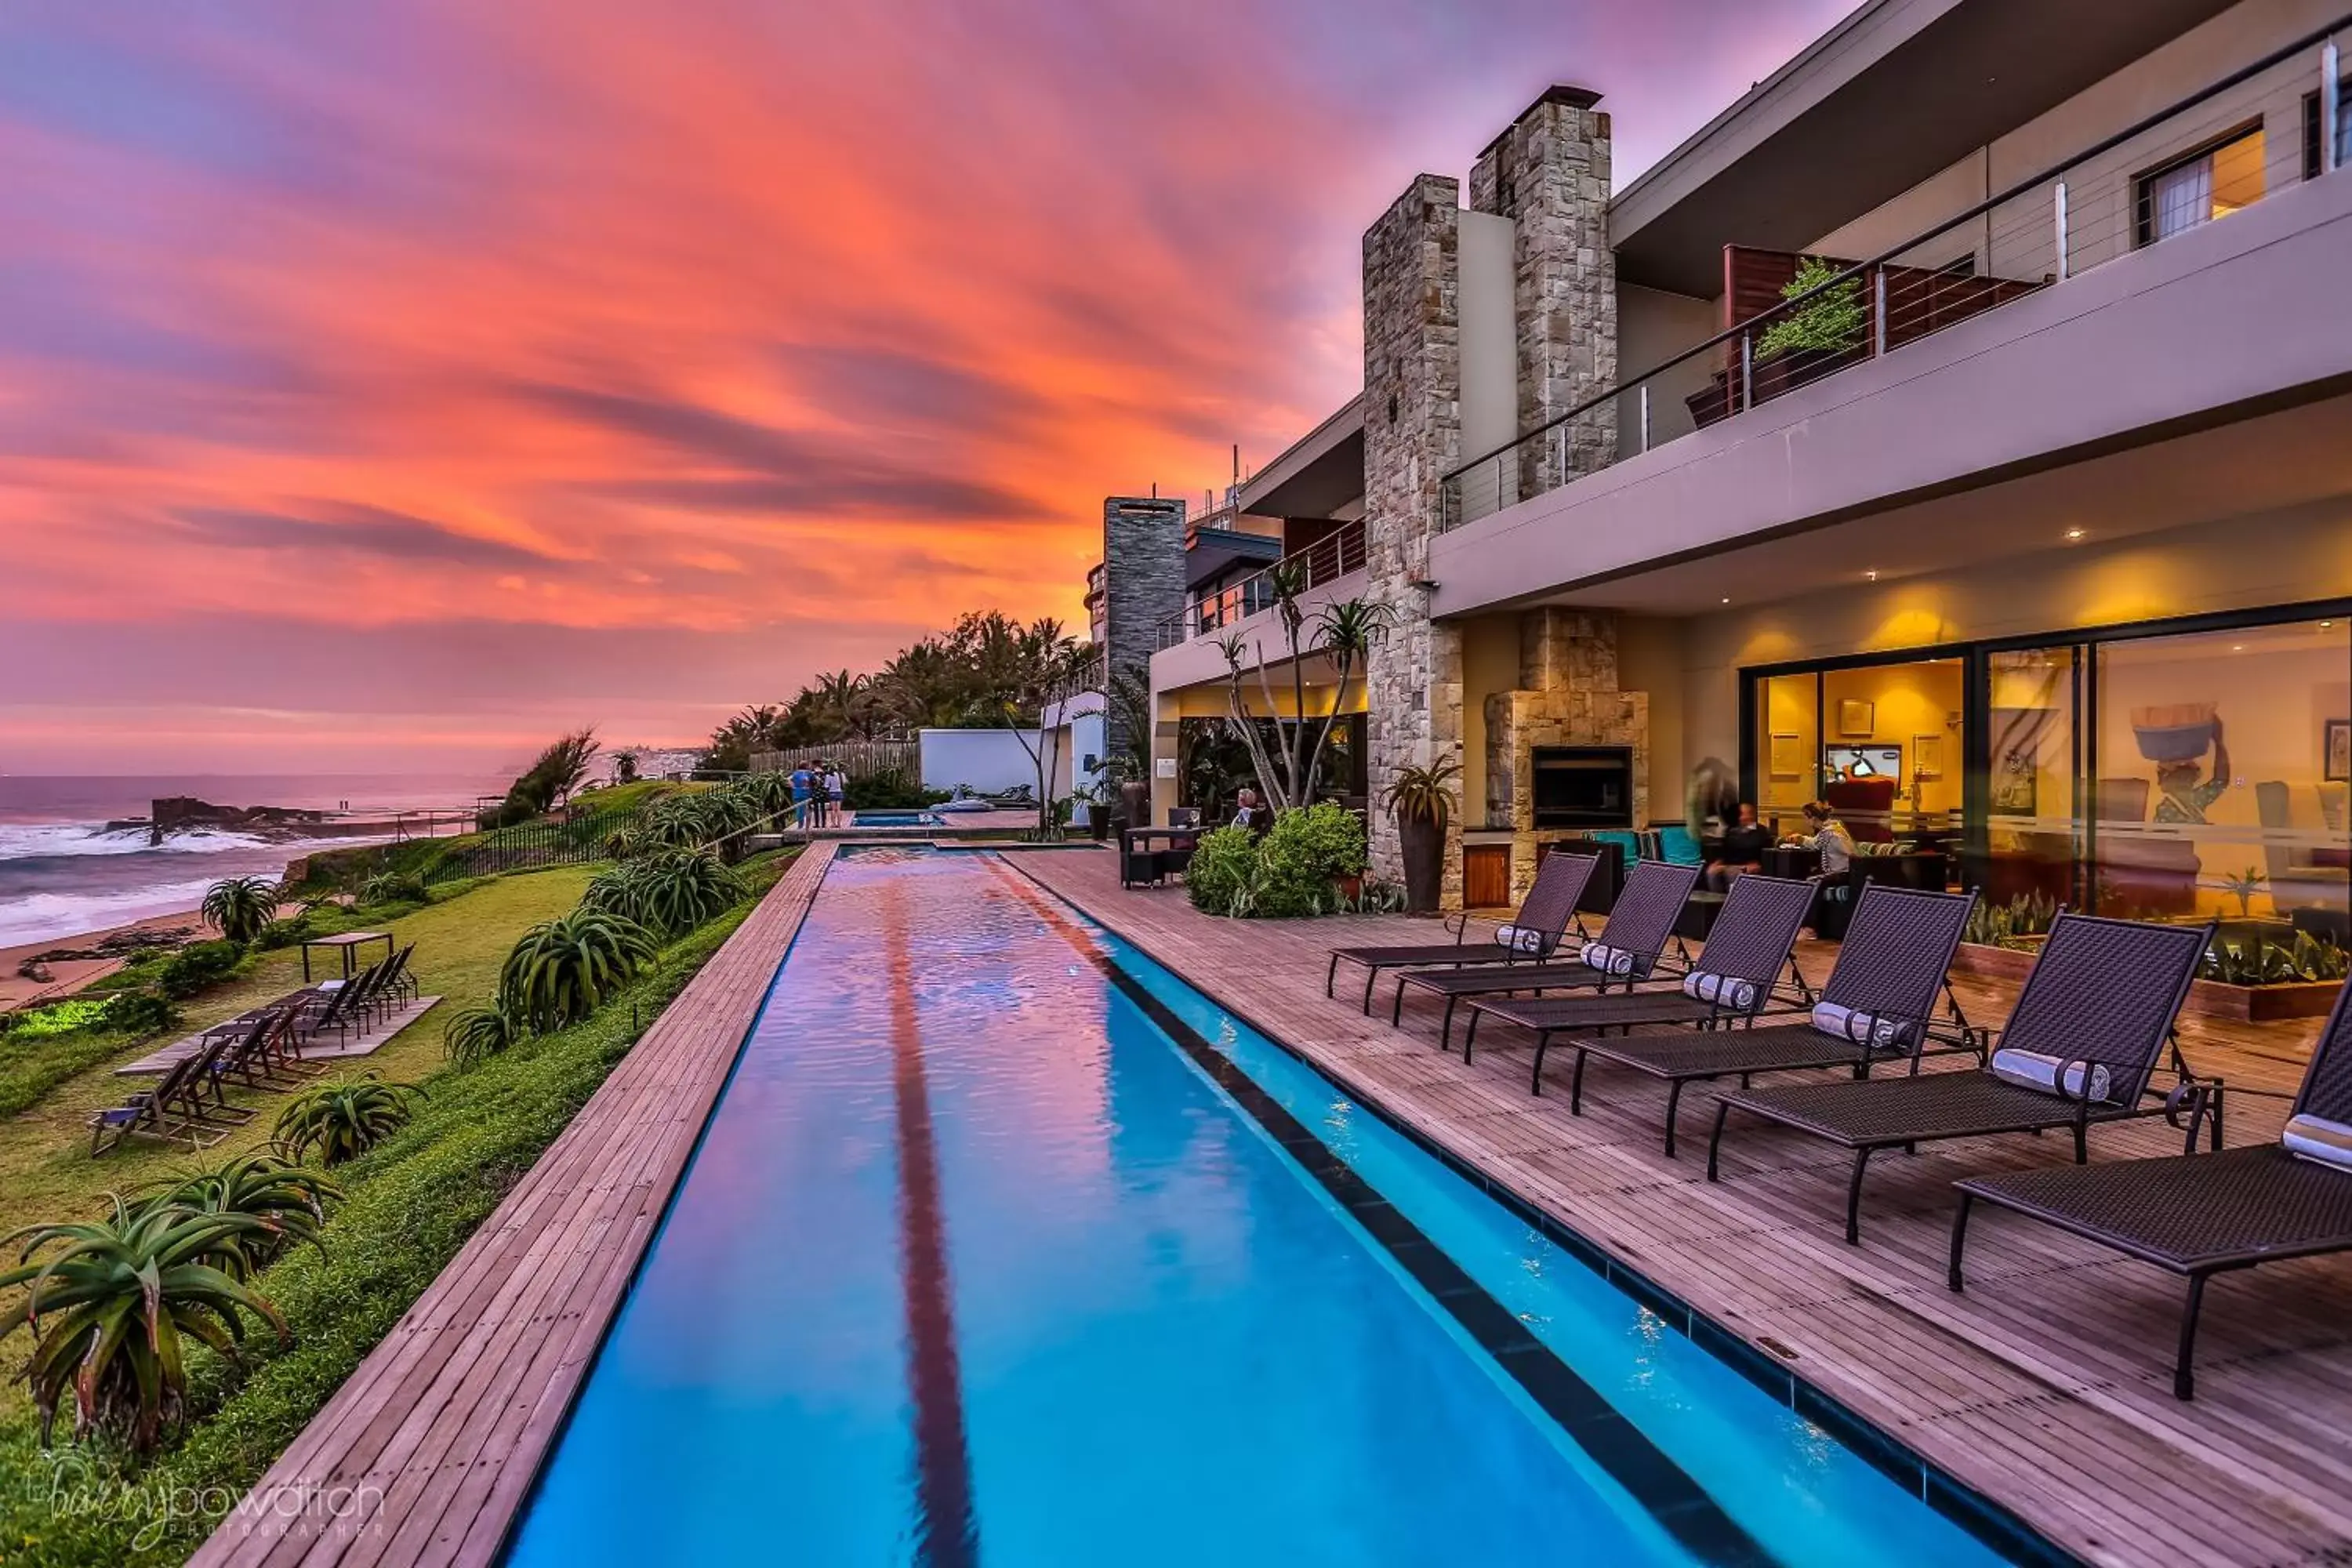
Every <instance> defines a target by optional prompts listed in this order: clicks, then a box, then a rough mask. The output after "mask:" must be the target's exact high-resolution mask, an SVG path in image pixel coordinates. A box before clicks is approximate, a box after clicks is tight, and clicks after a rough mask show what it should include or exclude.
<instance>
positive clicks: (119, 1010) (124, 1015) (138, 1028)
mask: <svg viewBox="0 0 2352 1568" xmlns="http://www.w3.org/2000/svg"><path fill="white" fill-rule="evenodd" d="M103 1017H104V1020H105V1025H106V1027H108V1028H110V1029H114V1030H118V1031H120V1032H121V1033H122V1034H126V1035H160V1034H162V1033H163V1031H165V1030H166V1029H169V1028H172V1027H173V1026H176V1025H177V1024H178V1023H179V1021H180V1010H179V1009H178V1008H177V1007H175V1006H173V1005H172V999H171V998H170V997H168V996H165V995H163V994H160V993H157V992H153V991H147V990H139V991H118V992H116V993H115V994H113V995H111V996H109V997H108V998H107V999H106V1005H105V1012H104V1014H103Z"/></svg>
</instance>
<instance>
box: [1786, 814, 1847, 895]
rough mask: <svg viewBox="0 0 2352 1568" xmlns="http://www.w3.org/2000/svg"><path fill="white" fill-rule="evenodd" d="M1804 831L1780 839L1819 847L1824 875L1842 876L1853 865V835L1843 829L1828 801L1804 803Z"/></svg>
mask: <svg viewBox="0 0 2352 1568" xmlns="http://www.w3.org/2000/svg"><path fill="white" fill-rule="evenodd" d="M1805 827H1806V829H1807V830H1806V831H1805V832H1803V833H1792V834H1790V835H1789V837H1786V838H1784V839H1782V840H1781V841H1780V842H1782V843H1783V844H1793V845H1795V846H1797V847H1799V848H1801V849H1817V850H1819V851H1821V857H1822V876H1823V877H1824V878H1832V877H1843V876H1844V875H1845V874H1846V872H1847V870H1848V869H1849V868H1852V866H1853V834H1851V833H1848V832H1847V831H1846V830H1845V824H1844V823H1843V822H1840V821H1839V820H1838V819H1837V813H1836V812H1834V811H1832V810H1831V809H1830V803H1829V802H1828V801H1825V800H1814V801H1807V802H1806V803H1805Z"/></svg>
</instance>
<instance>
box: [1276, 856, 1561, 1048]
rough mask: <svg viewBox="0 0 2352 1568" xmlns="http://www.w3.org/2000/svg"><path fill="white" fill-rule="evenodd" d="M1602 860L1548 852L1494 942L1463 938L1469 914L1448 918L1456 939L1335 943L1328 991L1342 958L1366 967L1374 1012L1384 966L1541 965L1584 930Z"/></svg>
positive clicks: (1367, 1006) (1367, 1004)
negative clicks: (1581, 910)
mask: <svg viewBox="0 0 2352 1568" xmlns="http://www.w3.org/2000/svg"><path fill="white" fill-rule="evenodd" d="M1600 863H1601V860H1600V857H1598V856H1595V855H1571V854H1569V853H1567V852H1566V851H1564V850H1562V851H1556V852H1554V853H1552V854H1550V855H1547V856H1545V857H1544V862H1543V864H1542V865H1541V866H1538V867H1537V868H1536V881H1535V886H1534V887H1532V888H1529V889H1528V900H1527V902H1526V903H1524V904H1522V905H1520V906H1519V912H1518V913H1517V915H1516V916H1514V917H1512V919H1511V920H1510V921H1507V922H1505V923H1503V924H1501V925H1498V926H1497V927H1496V929H1495V940H1494V942H1492V943H1491V944H1484V943H1479V942H1468V941H1465V940H1464V938H1465V933H1466V932H1467V931H1468V930H1469V927H1470V921H1469V917H1468V916H1466V915H1455V916H1454V917H1452V918H1451V919H1449V920H1448V921H1447V922H1446V924H1447V926H1448V928H1449V929H1450V930H1452V931H1453V932H1454V940H1453V941H1452V942H1418V943H1406V944H1403V945H1399V946H1390V947H1335V948H1333V949H1332V950H1331V967H1330V969H1329V970H1328V972H1327V973H1325V974H1324V976H1323V994H1324V995H1326V996H1328V995H1330V994H1332V988H1333V986H1334V985H1336V984H1338V981H1339V965H1340V963H1342V962H1345V963H1354V964H1359V965H1361V966H1362V968H1363V971H1364V1011H1365V1012H1366V1013H1367V1014H1369V1013H1370V1012H1371V1010H1372V988H1373V987H1374V986H1376V985H1378V984H1380V978H1381V972H1382V971H1383V970H1390V969H1416V968H1421V967H1423V966H1436V965H1450V966H1453V967H1455V968H1463V967H1467V966H1470V965H1484V964H1495V963H1543V962H1544V961H1545V960H1547V959H1549V958H1550V957H1552V956H1553V955H1554V954H1555V953H1557V952H1559V948H1560V947H1561V945H1562V944H1563V943H1564V942H1566V941H1567V940H1568V932H1569V930H1570V927H1572V926H1573V927H1577V929H1578V930H1579V931H1581V929H1582V928H1581V927H1580V925H1579V924H1578V921H1577V918H1576V906H1577V904H1578V903H1579V902H1580V901H1581V900H1582V899H1583V897H1584V889H1585V886H1586V884H1587V883H1589V882H1591V880H1592V869H1593V868H1594V867H1596V866H1598V865H1599V864H1600Z"/></svg>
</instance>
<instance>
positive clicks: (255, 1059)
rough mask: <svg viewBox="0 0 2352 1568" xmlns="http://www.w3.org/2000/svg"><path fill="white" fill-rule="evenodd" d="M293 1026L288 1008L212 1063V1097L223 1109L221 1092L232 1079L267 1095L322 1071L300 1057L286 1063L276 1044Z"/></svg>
mask: <svg viewBox="0 0 2352 1568" xmlns="http://www.w3.org/2000/svg"><path fill="white" fill-rule="evenodd" d="M293 1026H294V1011H293V1009H292V1008H287V1009H285V1010H284V1011H282V1012H278V1013H273V1014H270V1015H268V1016H266V1017H264V1018H262V1019H260V1020H259V1021H258V1022H257V1024H256V1025H255V1026H254V1027H253V1028H252V1029H251V1030H250V1031H249V1032H247V1034H246V1035H245V1036H243V1037H241V1038H239V1039H237V1040H236V1041H234V1042H232V1043H231V1044H230V1046H229V1047H228V1049H226V1050H225V1051H223V1052H222V1053H221V1054H220V1057H219V1058H218V1059H217V1060H215V1062H214V1063H213V1070H212V1088H213V1091H214V1097H215V1099H216V1100H220V1102H221V1103H222V1104H223V1105H226V1104H227V1100H226V1096H225V1095H224V1094H223V1093H222V1090H223V1089H224V1087H225V1085H226V1082H227V1080H228V1079H232V1078H233V1079H237V1080H238V1081H239V1082H241V1083H243V1084H244V1085H245V1086H246V1087H247V1089H260V1090H265V1091H269V1090H281V1089H292V1088H295V1087H296V1086H297V1085H299V1084H301V1083H304V1082H307V1081H308V1080H309V1079H311V1078H313V1077H315V1076H317V1075H318V1074H319V1073H320V1072H323V1071H325V1070H326V1069H325V1067H324V1064H322V1063H318V1062H305V1061H303V1060H302V1059H301V1058H300V1057H299V1055H298V1056H294V1057H292V1058H291V1059H290V1061H289V1058H288V1055H287V1053H286V1051H285V1049H284V1047H282V1046H281V1045H280V1043H279V1042H280V1039H281V1037H284V1036H285V1035H287V1034H288V1033H289V1032H290V1031H291V1029H292V1028H293Z"/></svg>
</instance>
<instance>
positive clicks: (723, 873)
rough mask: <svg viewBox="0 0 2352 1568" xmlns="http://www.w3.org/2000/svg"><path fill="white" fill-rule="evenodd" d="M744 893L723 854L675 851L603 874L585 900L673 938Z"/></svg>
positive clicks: (693, 850)
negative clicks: (721, 855)
mask: <svg viewBox="0 0 2352 1568" xmlns="http://www.w3.org/2000/svg"><path fill="white" fill-rule="evenodd" d="M743 891H744V889H743V881H742V879H741V878H740V877H738V876H736V874H735V873H734V872H733V871H732V870H731V869H730V868H729V867H728V865H727V862H726V861H724V860H722V859H720V858H719V853H718V851H716V850H713V849H673V850H668V851H665V852H662V853H658V854H655V855H651V856H648V857H646V858H643V859H639V860H635V861H631V862H630V863H628V864H626V865H622V866H615V867H614V868H612V869H611V870H609V871H605V872H604V873H602V874H600V875H599V876H598V877H597V878H596V879H595V880H594V881H593V882H591V883H589V884H588V890H587V892H586V893H585V894H584V895H583V897H582V900H581V901H582V902H583V904H585V905H587V906H588V907H589V908H591V909H595V910H604V912H606V913H608V914H614V915H617V916H620V917H621V918H622V919H624V920H628V921H635V923H636V924H638V925H640V926H643V927H645V928H646V930H648V931H656V932H659V933H661V934H663V935H666V936H667V935H676V934H677V933H678V932H680V931H692V930H693V929H694V928H695V927H696V926H698V925H700V924H701V923H702V922H703V921H707V920H709V919H710V918H711V917H712V916H714V915H716V914H719V912H720V911H722V910H726V909H727V908H729V907H730V905H732V904H733V903H734V902H735V900H738V899H740V898H741V897H742V896H743Z"/></svg>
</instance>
